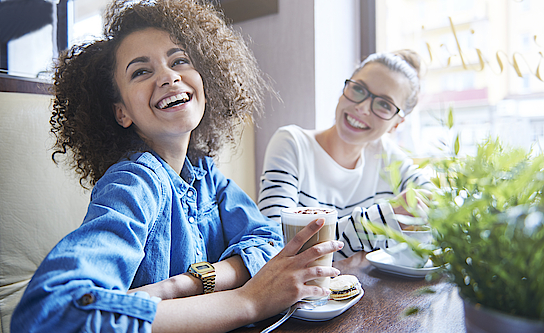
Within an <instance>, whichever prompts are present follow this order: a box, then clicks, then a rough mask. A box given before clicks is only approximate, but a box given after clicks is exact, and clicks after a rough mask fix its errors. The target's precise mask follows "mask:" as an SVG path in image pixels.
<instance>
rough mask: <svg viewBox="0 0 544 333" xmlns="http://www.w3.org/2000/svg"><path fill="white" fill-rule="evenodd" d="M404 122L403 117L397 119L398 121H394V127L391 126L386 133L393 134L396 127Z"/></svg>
mask: <svg viewBox="0 0 544 333" xmlns="http://www.w3.org/2000/svg"><path fill="white" fill-rule="evenodd" d="M403 122H404V118H403V117H398V120H396V121H395V125H393V126H391V128H390V129H389V131H387V132H388V133H393V132H395V130H396V129H397V127H398V126H399V125H400V124H402V123H403Z"/></svg>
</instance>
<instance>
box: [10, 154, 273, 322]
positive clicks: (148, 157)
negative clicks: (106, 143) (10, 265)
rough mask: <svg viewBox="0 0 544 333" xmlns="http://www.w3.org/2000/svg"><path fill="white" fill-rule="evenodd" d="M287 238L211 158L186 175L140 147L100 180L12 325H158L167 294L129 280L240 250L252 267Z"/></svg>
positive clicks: (186, 169) (145, 280) (141, 280)
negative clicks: (149, 290) (77, 224)
mask: <svg viewBox="0 0 544 333" xmlns="http://www.w3.org/2000/svg"><path fill="white" fill-rule="evenodd" d="M282 246H283V244H282V236H281V226H280V225H279V224H278V223H277V222H274V221H271V220H268V219H267V218H265V217H263V216H262V215H261V213H260V212H259V209H258V208H257V207H256V205H255V204H254V202H253V201H252V200H251V198H249V197H248V196H247V195H246V194H245V193H244V192H243V191H242V190H241V189H240V188H239V187H238V186H237V185H236V184H235V183H234V182H232V181H231V180H228V179H227V178H226V177H225V176H224V175H222V174H221V173H220V172H219V171H218V170H217V168H216V167H215V165H214V164H213V161H212V160H211V159H210V158H204V159H201V160H199V162H198V165H197V166H193V165H191V163H190V161H189V159H186V160H185V164H184V166H183V170H182V172H181V177H180V176H179V175H178V174H177V173H176V172H175V171H174V170H173V169H172V168H171V167H170V166H169V165H168V164H167V163H166V162H165V161H164V160H162V159H161V158H160V157H159V156H158V155H156V154H155V153H150V152H145V153H137V154H134V155H133V156H132V157H131V158H130V159H128V160H124V161H121V162H119V163H117V164H115V165H113V166H112V167H111V168H109V169H108V171H107V172H106V173H105V174H104V176H103V177H102V178H101V179H100V180H99V181H98V182H97V183H96V185H95V187H94V188H93V191H92V193H91V201H90V204H89V208H88V211H87V215H86V216H85V219H84V221H83V224H82V225H81V226H80V227H79V228H78V229H76V230H75V231H73V232H72V233H70V234H69V235H68V236H66V237H65V238H64V239H63V240H61V241H60V242H59V243H58V244H57V245H56V246H55V248H53V250H51V252H50V253H49V254H48V255H47V257H46V258H45V259H44V261H43V262H42V263H41V265H40V267H39V268H38V270H37V271H36V273H35V274H34V276H33V278H32V280H31V281H30V283H29V285H28V287H27V289H26V291H25V293H24V295H23V297H22V299H21V302H20V303H19V305H18V306H17V308H16V310H15V311H14V313H13V317H12V319H11V331H12V332H42V331H43V332H81V331H84V332H95V331H100V332H113V331H115V332H151V323H152V322H153V319H154V317H155V313H156V309H157V303H158V302H159V301H160V299H158V298H156V297H149V295H148V294H147V293H145V292H137V293H132V294H127V293H126V292H127V290H128V289H130V288H135V287H140V286H143V285H146V284H150V283H155V282H159V281H162V280H165V279H167V278H169V277H171V276H174V275H177V274H181V273H184V272H186V271H187V269H188V267H189V265H191V264H193V263H196V262H200V261H209V262H212V263H214V262H217V261H220V260H223V259H225V258H228V257H230V256H232V255H234V254H238V255H240V256H241V257H242V259H243V261H244V264H245V265H246V267H247V269H248V270H249V273H250V274H251V276H253V275H255V274H256V273H257V271H258V270H259V269H260V268H261V267H262V266H263V265H264V264H265V263H266V262H267V261H268V260H270V259H271V258H272V257H273V256H274V255H276V254H277V253H278V251H279V250H280V249H281V247H282Z"/></svg>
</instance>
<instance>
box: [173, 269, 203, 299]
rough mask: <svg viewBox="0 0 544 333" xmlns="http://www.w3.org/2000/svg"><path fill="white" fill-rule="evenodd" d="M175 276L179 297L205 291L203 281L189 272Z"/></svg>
mask: <svg viewBox="0 0 544 333" xmlns="http://www.w3.org/2000/svg"><path fill="white" fill-rule="evenodd" d="M173 278H174V279H175V285H176V287H175V288H176V294H177V295H178V297H188V296H195V295H200V294H202V293H204V288H203V285H202V281H200V279H199V278H197V277H194V276H192V275H191V274H190V273H188V272H185V273H182V274H179V275H176V276H174V277H173Z"/></svg>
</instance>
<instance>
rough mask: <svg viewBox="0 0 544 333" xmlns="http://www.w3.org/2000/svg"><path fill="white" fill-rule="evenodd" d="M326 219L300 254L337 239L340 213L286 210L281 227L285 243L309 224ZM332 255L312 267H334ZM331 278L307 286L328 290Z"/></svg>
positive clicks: (314, 209)
mask: <svg viewBox="0 0 544 333" xmlns="http://www.w3.org/2000/svg"><path fill="white" fill-rule="evenodd" d="M321 218H323V219H325V224H324V225H323V227H322V228H321V229H320V230H319V231H318V232H317V233H316V234H315V235H313V236H312V238H310V239H309V240H308V241H307V242H306V243H305V244H304V246H303V247H302V249H300V251H299V253H300V252H303V251H304V250H306V249H308V248H310V247H312V246H314V245H315V244H319V243H323V242H327V241H331V240H335V239H336V223H337V220H338V212H337V211H336V210H335V209H327V208H317V207H296V208H285V209H282V211H281V226H282V229H283V241H284V242H285V244H287V243H288V242H289V241H290V240H291V239H293V237H295V235H296V234H297V233H298V232H299V231H300V230H302V229H303V228H304V227H305V226H306V225H308V223H310V222H312V221H315V220H317V219H321ZM332 256H333V254H332V253H329V254H326V255H324V256H323V257H321V258H318V259H317V260H316V261H314V262H313V263H312V264H310V266H329V267H330V266H332ZM330 280H331V278H330V277H326V278H319V279H315V280H312V281H308V282H307V284H312V285H318V286H321V287H323V288H326V289H328V288H329V283H330Z"/></svg>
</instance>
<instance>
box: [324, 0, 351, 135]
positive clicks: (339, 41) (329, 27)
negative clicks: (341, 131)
mask: <svg viewBox="0 0 544 333" xmlns="http://www.w3.org/2000/svg"><path fill="white" fill-rule="evenodd" d="M331 3H332V2H331V1H330V0H315V9H314V10H315V22H314V27H315V107H316V108H315V128H316V129H326V128H329V127H330V126H331V125H332V124H334V113H335V110H336V104H337V102H338V98H339V97H340V95H341V94H342V89H343V87H344V81H345V80H346V79H349V78H350V77H351V74H352V73H353V70H354V69H355V67H356V66H357V64H358V63H359V61H360V60H359V58H360V56H359V53H360V51H359V50H360V46H359V45H360V39H361V37H360V36H361V34H360V29H359V12H360V10H359V1H353V0H341V1H334V6H331Z"/></svg>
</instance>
